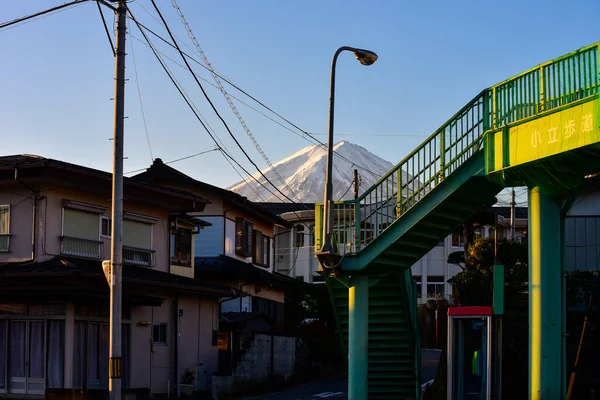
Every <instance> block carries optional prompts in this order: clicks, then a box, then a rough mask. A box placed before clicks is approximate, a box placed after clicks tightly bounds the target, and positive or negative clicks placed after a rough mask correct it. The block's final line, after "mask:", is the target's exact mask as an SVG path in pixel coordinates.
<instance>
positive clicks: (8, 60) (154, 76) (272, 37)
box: [0, 0, 600, 187]
mask: <svg viewBox="0 0 600 400" xmlns="http://www.w3.org/2000/svg"><path fill="white" fill-rule="evenodd" d="M61 2H64V1H61V0H27V1H23V0H22V1H7V0H4V1H2V8H1V10H2V11H0V22H4V21H8V20H11V19H14V18H17V17H20V16H23V15H26V14H30V13H33V12H36V11H40V10H43V9H45V8H49V7H51V6H54V5H57V4H61ZM157 2H158V5H159V7H160V8H161V10H162V11H163V13H164V16H165V18H166V19H167V22H168V23H169V25H170V27H171V28H172V29H173V31H174V33H175V35H176V36H177V37H179V38H181V39H182V42H183V43H182V44H185V45H188V46H191V45H192V44H191V41H190V40H189V39H188V38H187V35H186V32H185V31H184V29H183V26H182V24H181V23H180V21H179V18H178V16H177V14H176V12H175V10H174V9H173V7H172V6H171V1H169V0H157ZM179 4H180V6H181V8H182V10H183V12H184V14H185V16H186V17H187V20H188V22H189V23H190V25H191V27H192V29H193V31H194V34H195V35H196V37H197V39H198V42H199V43H200V46H202V48H203V50H204V51H205V53H206V55H207V56H208V57H209V59H210V61H211V63H212V64H213V66H214V67H215V69H216V70H217V71H219V72H220V73H222V74H223V75H224V76H226V77H228V78H229V79H230V80H232V81H233V82H235V83H236V84H237V85H238V86H240V87H241V88H243V89H244V90H246V91H247V92H248V93H250V94H252V95H253V96H255V97H257V98H258V99H260V100H261V101H263V102H264V103H266V104H267V105H269V106H270V107H272V108H273V109H274V110H275V111H277V112H279V113H280V114H282V115H284V116H286V117H287V118H289V119H290V120H291V121H292V122H294V123H296V124H297V125H298V126H300V127H301V128H302V129H304V130H306V131H309V132H314V133H315V134H316V136H317V137H319V138H320V139H321V140H322V141H326V135H325V132H326V131H327V115H328V101H329V78H330V77H329V71H330V63H331V57H332V55H333V53H334V52H335V50H336V49H337V48H338V47H340V46H342V45H349V46H355V47H363V48H367V49H371V50H373V51H375V52H377V53H378V54H379V60H378V61H377V62H376V63H375V64H374V65H372V66H370V67H364V66H362V65H360V64H359V63H357V62H356V60H354V58H353V56H352V54H350V53H345V54H344V55H342V56H340V59H339V62H338V69H337V74H338V75H337V92H336V121H335V123H336V126H335V131H336V141H337V140H342V139H343V140H348V141H350V142H353V143H356V144H359V145H361V146H364V147H365V148H367V149H368V150H370V151H371V152H373V153H375V154H377V155H379V156H381V157H383V158H384V159H387V160H389V161H391V162H392V163H397V162H398V161H400V160H401V159H402V158H403V157H404V156H405V155H406V154H407V153H409V152H410V151H411V150H412V149H413V148H415V147H416V146H417V145H418V144H419V143H420V142H421V141H422V140H423V139H424V138H425V137H426V136H428V135H429V134H431V133H432V132H433V131H434V130H435V129H436V128H437V127H439V126H440V125H441V124H442V123H443V122H444V121H446V120H447V119H448V118H449V117H450V116H451V115H452V114H453V113H454V112H456V111H458V109H460V108H461V107H462V106H463V105H464V104H465V103H467V102H468V101H469V100H470V99H471V98H473V97H474V96H475V95H476V94H477V93H479V92H480V91H481V90H482V89H484V88H485V87H488V86H491V85H493V84H495V83H497V82H499V81H502V80H504V79H506V78H509V77H510V76H512V75H514V74H517V73H519V72H521V71H524V70H526V69H528V68H531V67H533V66H535V65H536V64H539V63H541V62H544V61H547V60H549V59H552V58H555V57H558V56H560V55H562V54H565V53H567V52H570V51H573V50H575V49H577V48H579V47H582V46H585V45H588V44H591V43H593V42H596V41H599V40H600V30H599V29H598V15H600V2H598V1H597V0H581V1H577V0H573V1H570V2H566V1H564V0H544V1H541V0H535V1H522V0H508V1H507V0H504V1H487V0H457V1H453V2H452V1H400V0H398V1H391V0H390V1H350V0H345V1H341V0H339V1H338V0H327V1H323V0H320V1H317V0H314V1H312V0H311V1H281V0H254V1H242V0H237V1H230V0H227V1H201V0H179ZM141 6H143V7H144V8H145V9H147V10H149V11H153V8H152V4H151V2H150V0H136V1H133V2H131V3H130V7H131V9H132V11H133V12H134V15H135V16H136V17H137V19H138V20H140V22H142V23H144V24H146V25H148V26H150V27H152V28H153V29H155V30H156V31H157V32H159V33H160V34H161V35H164V36H165V37H167V34H166V32H165V30H164V28H162V27H161V25H160V24H158V22H157V21H155V20H154V19H153V17H152V16H151V15H149V14H148V13H146V11H144V9H143V8H142V7H141ZM104 11H105V14H106V16H107V18H108V21H109V25H110V26H109V29H111V31H112V27H113V17H112V14H111V13H109V12H108V10H106V9H104ZM153 16H154V17H155V14H154V13H153ZM129 32H130V33H131V34H132V35H129V36H128V38H127V41H128V58H127V76H128V79H129V80H128V82H127V97H126V115H127V116H128V119H127V120H126V122H125V135H126V145H125V153H126V157H127V159H126V160H125V171H130V170H135V169H139V168H144V167H146V166H147V165H149V164H150V162H151V157H150V151H149V148H148V143H147V139H146V133H145V130H144V124H143V120H142V115H141V111H140V110H141V108H140V101H139V98H138V89H137V84H136V76H135V68H134V63H133V61H134V57H132V56H133V55H134V54H135V62H136V66H137V74H138V78H139V80H138V82H137V83H139V86H140V90H141V95H142V100H143V106H144V110H145V115H146V122H147V127H148V134H149V138H150V143H151V148H152V152H153V155H154V157H155V158H156V157H160V158H162V159H163V160H164V161H170V160H173V159H177V158H181V157H185V156H188V155H191V154H194V153H198V152H201V151H204V150H210V149H212V148H213V147H214V145H213V143H212V141H211V140H210V138H209V137H208V135H207V134H206V133H205V132H204V131H203V129H202V127H201V126H200V124H199V123H198V122H197V121H196V120H195V117H194V116H193V114H192V113H191V112H190V110H189V109H188V108H187V106H186V105H185V103H184V102H183V100H182V99H181V98H180V97H179V95H178V93H177V92H176V90H175V88H174V87H173V86H172V84H171V83H170V81H169V80H168V78H167V76H166V75H165V74H164V72H163V71H162V69H161V68H160V66H159V64H158V63H157V61H156V60H155V59H154V56H153V55H152V53H151V52H150V50H149V49H148V48H147V47H146V46H145V45H144V44H143V43H141V42H140V41H138V40H137V39H136V38H141V36H140V33H139V31H138V30H137V28H135V27H134V26H133V24H131V23H130V24H129ZM111 34H112V32H111ZM134 36H135V37H134ZM154 43H155V44H156V45H157V47H158V48H159V50H160V51H162V52H164V53H165V54H167V55H169V57H171V58H173V59H174V60H177V61H178V62H181V60H180V59H179V58H178V55H177V54H176V53H175V52H174V51H173V50H172V49H170V48H168V47H167V46H165V45H164V44H160V43H159V42H158V41H157V40H154ZM131 44H133V48H132V47H131ZM0 49H1V51H2V57H1V58H0V68H1V69H0V71H1V73H0V90H1V92H2V95H1V96H0V124H1V125H0V127H1V128H0V129H1V132H2V139H3V140H2V145H1V146H0V154H2V155H6V154H15V153H30V154H39V155H43V156H46V157H51V158H56V159H60V160H64V161H69V162H73V163H78V164H83V165H87V166H90V167H93V168H98V169H102V170H106V171H110V169H111V158H112V142H111V141H110V140H109V138H110V137H112V134H113V102H112V101H111V98H112V97H113V74H114V59H113V56H112V53H111V50H110V47H109V44H108V39H107V37H106V34H105V32H104V28H103V26H102V23H101V19H100V16H99V13H98V9H97V7H96V4H94V3H93V2H88V3H84V4H82V5H78V6H76V7H73V8H70V9H67V10H66V11H63V12H60V13H57V14H54V15H50V16H47V17H45V18H41V19H39V20H36V21H33V22H30V23H27V24H23V25H18V26H16V27H14V28H11V29H8V30H2V31H0ZM184 50H186V51H188V52H189V50H188V49H185V48H184ZM167 64H168V65H169V66H170V67H171V69H172V71H173V72H174V73H175V74H176V76H177V79H178V80H180V81H181V83H182V84H183V85H184V87H185V89H186V91H187V92H188V93H189V94H190V96H191V98H192V100H193V101H194V103H195V104H196V106H197V107H198V109H199V110H200V112H201V113H202V114H203V115H204V116H205V117H206V118H207V120H208V121H209V122H210V125H211V126H212V127H213V128H214V129H215V132H216V133H217V135H218V136H219V137H220V138H221V139H222V140H223V141H224V142H225V145H226V147H227V148H228V149H229V150H230V152H231V153H232V154H233V155H234V157H236V159H237V160H238V161H239V162H240V163H241V164H243V165H244V166H245V167H246V169H247V170H248V171H250V172H252V173H254V172H256V170H255V169H254V168H253V167H252V166H251V164H250V163H249V162H248V161H247V160H246V159H245V158H244V157H243V155H242V154H241V152H240V151H239V150H238V149H237V148H236V147H235V145H234V144H233V141H232V140H231V139H230V138H229V136H228V134H227V132H226V131H225V129H224V127H223V125H222V124H221V123H220V122H219V121H218V119H217V118H216V117H215V115H214V113H213V112H212V110H211V109H210V107H209V105H208V104H207V102H206V101H205V99H204V98H203V96H202V94H201V92H200V90H199V89H198V88H197V86H195V83H194V82H193V80H192V79H191V77H190V75H189V73H188V72H186V71H185V70H184V69H182V68H180V67H179V66H177V65H175V64H173V63H172V62H171V61H168V60H167ZM195 68H196V72H197V73H198V74H199V75H200V76H202V77H203V78H205V79H207V80H209V81H210V82H212V78H211V76H210V74H209V72H208V71H206V70H205V69H202V68H200V67H198V66H196V67H195ZM202 83H203V84H204V85H205V88H206V90H207V92H208V94H209V95H210V97H211V98H212V99H213V101H214V102H215V105H216V106H217V108H218V109H219V111H220V112H221V114H222V115H223V116H224V118H225V119H226V121H227V122H228V124H229V125H230V127H231V128H232V130H233V132H234V134H235V135H236V137H237V138H238V139H239V140H240V142H241V143H242V144H243V145H244V147H245V148H246V150H247V151H248V153H249V154H250V155H251V157H252V159H253V160H254V161H255V162H256V163H257V164H258V165H259V166H260V167H261V168H263V167H265V166H266V163H265V162H264V161H263V159H262V158H261V156H260V155H259V153H258V152H257V151H256V149H255V148H254V146H253V145H252V143H251V141H250V139H249V138H248V136H247V135H246V134H245V132H244V131H243V128H242V127H241V125H240V123H239V122H238V121H237V119H236V118H235V116H234V115H233V113H232V112H231V110H230V109H229V107H228V106H227V104H226V102H225V100H224V98H223V96H222V95H221V93H220V92H219V91H218V90H217V89H215V88H214V87H212V86H210V85H208V84H207V83H205V82H202ZM226 87H227V88H228V90H229V89H231V88H230V87H229V86H227V85H226ZM230 93H231V94H232V95H234V96H236V97H239V98H240V99H242V100H244V101H246V102H248V104H250V105H252V106H256V107H259V108H260V106H258V105H257V104H256V103H253V102H252V100H249V99H248V98H246V97H245V96H243V95H241V94H240V93H239V92H237V91H235V90H234V89H231V90H230ZM236 106H237V107H238V109H239V111H240V112H241V113H242V115H243V117H244V119H245V120H246V122H247V124H248V126H249V127H250V130H251V131H252V133H253V134H254V136H255V137H256V139H257V140H258V142H259V144H260V145H261V146H262V149H263V150H264V152H265V153H266V154H267V156H268V157H269V158H270V160H271V161H272V162H276V161H278V160H279V159H281V158H283V157H286V156H288V155H290V154H291V153H293V152H295V151H297V150H299V149H301V148H303V147H304V146H306V145H308V144H309V143H308V142H306V141H305V140H303V139H302V138H300V137H298V136H295V135H294V134H292V133H290V132H289V131H287V130H285V129H283V128H282V127H280V126H279V125H276V124H274V123H273V122H272V121H270V120H268V119H267V118H265V117H263V116H262V115H260V114H258V113H257V112H255V111H253V110H251V109H250V108H248V107H247V106H245V105H243V104H241V103H238V102H237V101H236ZM262 111H264V112H266V113H267V114H269V113H268V112H267V111H266V110H264V109H263V110H262ZM269 115H270V114H269ZM271 116H272V115H271ZM173 166H174V167H176V168H178V169H180V170H182V171H183V172H185V173H188V174H190V175H191V176H193V177H195V178H197V179H200V180H203V181H206V182H209V183H212V184H215V185H218V186H222V187H226V186H229V185H231V184H233V183H234V182H237V181H239V180H240V178H239V176H238V175H237V174H236V173H235V172H234V171H233V169H232V168H231V167H230V165H229V164H228V163H227V162H226V161H225V159H224V158H223V157H222V156H221V155H220V154H218V153H217V152H211V153H209V154H206V155H201V156H198V157H194V158H190V159H188V160H185V161H181V162H178V163H175V164H173Z"/></svg>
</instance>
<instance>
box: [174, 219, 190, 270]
mask: <svg viewBox="0 0 600 400" xmlns="http://www.w3.org/2000/svg"><path fill="white" fill-rule="evenodd" d="M171 263H172V264H178V265H188V266H191V263H192V230H191V229H187V228H172V230H171Z"/></svg>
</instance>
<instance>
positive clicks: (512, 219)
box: [510, 188, 515, 240]
mask: <svg viewBox="0 0 600 400" xmlns="http://www.w3.org/2000/svg"><path fill="white" fill-rule="evenodd" d="M510 238H511V239H512V240H515V188H512V191H511V192H510Z"/></svg>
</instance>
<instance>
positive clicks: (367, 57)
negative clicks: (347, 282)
mask: <svg viewBox="0 0 600 400" xmlns="http://www.w3.org/2000/svg"><path fill="white" fill-rule="evenodd" d="M345 50H348V51H351V52H353V53H354V55H355V56H356V59H357V60H358V62H359V63H361V64H362V65H366V66H369V65H372V64H373V63H374V62H375V61H377V54H375V53H374V52H372V51H370V50H364V49H356V48H354V47H348V46H343V47H340V48H339V49H337V51H336V52H335V54H334V55H333V61H332V62H331V85H330V93H329V134H328V142H327V171H326V175H325V201H324V205H323V207H324V212H323V220H324V223H323V239H324V240H323V247H322V248H321V251H320V253H321V254H322V255H324V256H326V255H333V253H334V252H335V249H334V248H333V245H332V244H331V219H332V218H331V217H332V214H331V209H332V207H331V205H332V204H331V203H332V198H331V197H332V196H333V182H332V168H333V111H334V108H333V105H334V99H335V64H336V61H337V58H338V56H339V55H340V53H341V52H343V51H345Z"/></svg>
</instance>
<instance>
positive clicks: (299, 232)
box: [296, 225, 304, 247]
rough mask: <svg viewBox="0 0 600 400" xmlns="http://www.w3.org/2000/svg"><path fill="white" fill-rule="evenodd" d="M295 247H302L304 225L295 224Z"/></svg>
mask: <svg viewBox="0 0 600 400" xmlns="http://www.w3.org/2000/svg"><path fill="white" fill-rule="evenodd" d="M296 247H304V226H302V225H296Z"/></svg>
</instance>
